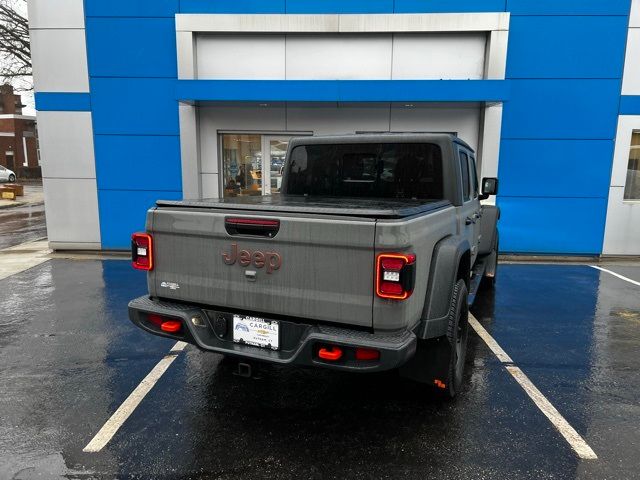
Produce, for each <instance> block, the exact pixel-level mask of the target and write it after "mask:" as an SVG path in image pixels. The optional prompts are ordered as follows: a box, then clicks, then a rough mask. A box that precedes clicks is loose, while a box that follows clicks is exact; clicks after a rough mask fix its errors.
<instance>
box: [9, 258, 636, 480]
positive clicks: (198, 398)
mask: <svg viewBox="0 0 640 480" xmlns="http://www.w3.org/2000/svg"><path fill="white" fill-rule="evenodd" d="M609 268H611V269H612V270H614V271H617V272H618V273H621V274H623V275H626V276H629V277H631V278H640V267H620V266H613V267H609ZM144 293H145V276H144V274H143V273H140V272H137V271H134V270H132V269H131V268H130V266H129V263H128V262H126V261H118V260H108V261H99V260H85V261H80V260H51V261H49V262H47V263H45V264H43V265H40V266H38V267H36V268H33V269H31V270H28V271H25V272H23V273H20V274H17V275H14V276H12V277H9V278H7V279H5V280H2V281H0V311H1V312H2V317H1V320H0V479H33V478H38V479H40V478H45V479H48V478H80V479H85V478H154V479H182V478H222V479H232V478H234V479H235V478H269V479H277V478H296V479H298V478H310V479H321V478H411V479H413V478H416V479H417V478H420V479H424V478H435V477H437V478H474V479H475V478H478V479H480V478H498V479H503V478H532V479H534V478H535V479H540V478H558V479H566V478H580V479H591V478H593V479H604V478H608V479H632V478H638V476H639V475H640V455H638V452H639V451H640V429H639V428H638V425H640V348H639V347H640V287H638V286H635V285H633V284H630V283H627V282H625V281H622V280H620V279H618V278H615V277H613V276H611V275H609V274H607V273H604V272H599V271H597V270H595V269H593V268H590V267H588V266H576V265H503V266H501V269H500V275H499V279H498V283H497V287H496V289H495V294H492V293H491V291H488V290H485V291H484V292H482V293H481V294H480V295H479V296H478V300H477V302H476V305H475V306H474V308H473V312H474V314H475V315H476V317H477V318H478V319H479V320H480V322H481V323H482V324H483V325H484V327H485V328H486V329H487V330H488V331H489V332H490V333H491V334H492V335H493V336H494V338H495V339H496V340H497V341H498V343H499V344H500V345H501V346H502V348H504V350H505V351H506V352H507V353H508V354H509V355H510V356H511V357H512V358H513V360H514V362H515V363H516V364H517V365H518V366H519V367H520V368H522V370H523V371H524V372H525V373H526V374H527V375H528V376H529V378H530V379H531V380H532V382H533V383H534V384H535V385H536V386H537V387H538V388H539V389H540V390H541V391H542V392H543V393H544V395H546V396H547V398H548V399H549V400H550V401H551V402H552V403H553V404H554V405H555V407H556V408H557V409H558V410H559V411H560V412H561V413H562V414H563V415H564V417H565V418H566V419H567V421H568V422H569V423H570V424H571V425H572V426H573V427H574V428H575V429H576V430H577V431H578V432H579V433H580V434H581V435H582V436H583V437H584V438H585V440H586V441H587V443H588V444H589V445H590V446H591V447H592V448H593V450H594V451H595V452H596V453H597V455H598V457H599V458H598V459H597V460H580V459H578V458H577V457H576V455H575V453H574V452H573V450H572V449H571V448H570V447H569V445H568V444H567V443H566V442H565V440H564V439H563V438H562V437H561V436H560V435H559V434H558V432H557V431H556V430H555V429H554V428H553V427H552V425H551V424H550V423H549V421H548V420H547V418H546V417H544V416H543V415H542V414H541V412H540V411H539V410H538V409H537V407H536V406H535V405H534V404H533V402H532V401H531V400H530V399H529V397H527V396H526V394H525V393H524V391H523V390H522V389H521V388H520V386H519V385H518V384H517V383H516V382H515V381H514V380H513V378H512V377H511V376H510V375H509V374H508V373H507V372H506V370H505V369H504V367H503V366H502V365H501V364H500V363H499V362H498V360H497V359H496V357H495V356H494V354H493V353H492V352H491V351H490V350H489V349H488V348H487V347H486V346H485V344H484V343H483V342H482V341H481V340H479V339H478V337H477V336H476V335H475V334H471V341H470V345H469V355H468V365H467V377H468V382H467V385H466V387H465V389H464V392H463V394H462V395H461V397H459V398H458V399H457V400H456V401H454V402H442V401H439V400H437V399H435V398H434V397H433V395H432V394H431V392H430V391H428V390H426V389H424V388H423V387H421V386H419V385H416V384H413V383H410V382H407V381H403V380H401V379H399V378H397V377H396V376H395V375H393V374H388V373H386V374H370V375H353V374H345V373H336V372H332V371H326V370H314V369H296V368H289V367H274V366H264V367H262V368H261V369H260V370H259V372H258V374H257V378H252V379H246V378H241V377H237V376H235V375H233V363H232V362H230V361H228V360H224V359H223V357H221V356H219V355H216V354H210V353H202V352H200V351H198V350H197V349H196V348H194V347H191V346H189V347H187V349H186V350H185V351H184V352H182V353H180V354H179V356H178V358H177V360H176V361H175V362H174V363H173V365H172V366H171V367H170V368H169V370H168V371H167V372H166V373H165V375H164V376H163V377H162V378H161V379H160V381H159V382H158V383H157V385H156V386H155V387H154V389H153V390H152V391H151V392H150V393H149V395H148V396H147V397H146V398H145V399H144V400H143V401H142V403H141V404H140V406H139V407H138V408H137V409H136V410H135V411H134V412H133V414H132V415H131V417H130V418H129V419H128V420H127V421H126V422H125V423H124V425H123V426H122V428H121V429H120V430H119V431H118V432H117V433H116V435H115V436H114V438H113V439H112V440H111V442H110V443H109V444H108V445H107V446H106V447H105V448H104V449H103V450H102V451H101V452H99V453H83V452H82V449H83V448H84V447H85V446H86V445H87V443H88V442H89V441H90V440H91V438H92V437H93V436H94V435H95V434H96V432H98V430H99V429H100V428H101V427H102V425H103V424H104V423H105V422H106V421H107V420H108V419H109V417H110V416H111V415H112V414H113V412H114V411H115V410H116V409H117V408H118V406H119V405H120V404H121V403H122V402H123V401H124V400H125V399H126V398H127V396H128V395H129V394H130V393H131V391H132V390H133V389H134V388H135V387H136V386H137V385H138V384H139V383H140V381H141V380H142V379H143V378H144V377H145V375H147V373H149V371H150V370H151V369H152V368H153V367H154V366H155V365H156V363H157V362H158V361H159V360H160V359H161V358H162V357H163V356H164V355H165V354H166V353H167V352H168V351H169V349H170V348H171V347H172V346H173V345H174V342H173V341H170V340H166V339H161V338H158V337H154V336H150V335H148V334H146V333H144V332H142V331H140V330H138V329H137V328H135V327H134V326H133V325H132V324H131V323H130V322H129V320H128V317H127V302H128V301H129V299H131V298H134V297H137V296H139V295H142V294H144Z"/></svg>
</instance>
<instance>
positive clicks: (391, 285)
mask: <svg viewBox="0 0 640 480" xmlns="http://www.w3.org/2000/svg"><path fill="white" fill-rule="evenodd" d="M415 281H416V256H415V255H414V254H412V253H408V254H404V253H381V254H380V255H378V259H377V261H376V295H378V296H379V297H380V298H389V299H392V300H406V299H407V298H409V297H410V296H411V294H412V293H413V287H414V285H415Z"/></svg>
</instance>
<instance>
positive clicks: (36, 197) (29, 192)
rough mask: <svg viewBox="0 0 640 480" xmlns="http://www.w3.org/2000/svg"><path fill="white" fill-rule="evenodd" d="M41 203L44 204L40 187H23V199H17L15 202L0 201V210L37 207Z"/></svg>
mask: <svg viewBox="0 0 640 480" xmlns="http://www.w3.org/2000/svg"><path fill="white" fill-rule="evenodd" d="M0 185H1V184H0ZM42 203H44V192H43V190H42V185H25V186H24V196H23V197H17V198H16V199H15V200H2V199H0V209H4V208H12V207H24V206H25V205H39V204H42Z"/></svg>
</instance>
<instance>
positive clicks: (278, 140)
mask: <svg viewBox="0 0 640 480" xmlns="http://www.w3.org/2000/svg"><path fill="white" fill-rule="evenodd" d="M290 138H291V137H274V136H269V135H264V136H263V137H262V158H266V159H267V160H266V162H265V168H264V174H265V175H264V190H265V195H270V194H272V193H279V192H280V188H281V187H282V173H283V170H284V159H285V157H286V155H287V147H288V146H289V139H290Z"/></svg>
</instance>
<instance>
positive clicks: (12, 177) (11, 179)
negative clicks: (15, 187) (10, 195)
mask: <svg viewBox="0 0 640 480" xmlns="http://www.w3.org/2000/svg"><path fill="white" fill-rule="evenodd" d="M15 181H16V176H15V175H14V174H13V173H12V174H11V175H9V183H13V182H15Z"/></svg>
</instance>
